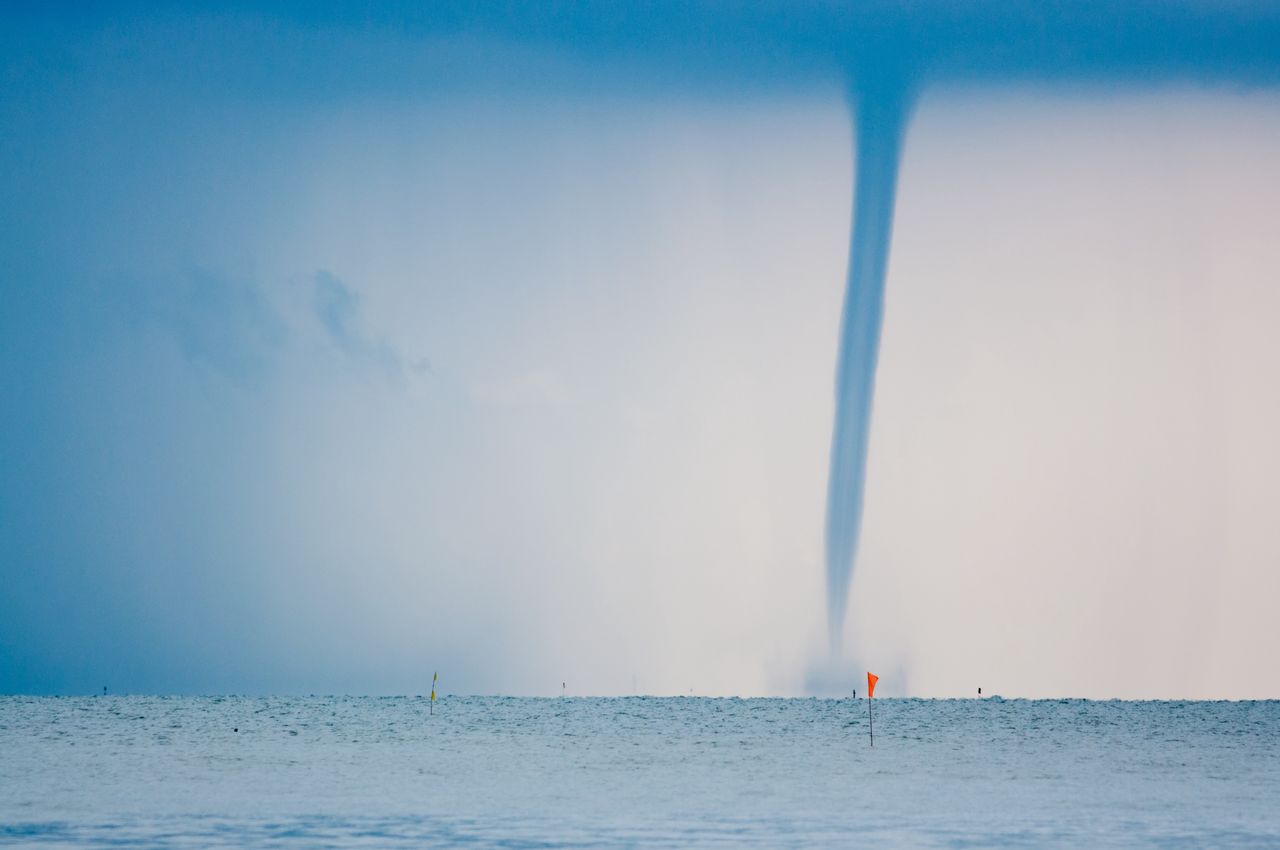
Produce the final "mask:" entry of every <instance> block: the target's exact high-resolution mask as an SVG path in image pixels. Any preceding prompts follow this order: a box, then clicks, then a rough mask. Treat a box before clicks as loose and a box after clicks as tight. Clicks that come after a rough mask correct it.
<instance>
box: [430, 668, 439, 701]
mask: <svg viewBox="0 0 1280 850" xmlns="http://www.w3.org/2000/svg"><path fill="white" fill-rule="evenodd" d="M438 678H440V674H439V673H432V674H431V701H432V702H435V701H436V679H438Z"/></svg>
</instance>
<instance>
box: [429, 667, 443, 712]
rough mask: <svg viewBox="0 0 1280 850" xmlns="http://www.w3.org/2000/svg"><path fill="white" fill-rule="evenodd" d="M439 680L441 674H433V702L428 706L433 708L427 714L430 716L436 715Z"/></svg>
mask: <svg viewBox="0 0 1280 850" xmlns="http://www.w3.org/2000/svg"><path fill="white" fill-rule="evenodd" d="M438 678H440V674H439V673H432V674H431V702H430V703H428V705H430V706H431V708H430V710H429V711H428V712H427V713H428V714H435V713H436V679H438Z"/></svg>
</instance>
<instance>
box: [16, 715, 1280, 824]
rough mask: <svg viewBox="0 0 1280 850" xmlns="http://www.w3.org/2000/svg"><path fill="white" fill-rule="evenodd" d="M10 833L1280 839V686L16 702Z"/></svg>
mask: <svg viewBox="0 0 1280 850" xmlns="http://www.w3.org/2000/svg"><path fill="white" fill-rule="evenodd" d="M869 708H870V710H871V716H870V718H869V717H868V709H869ZM870 724H874V742H873V741H872V738H871V732H872V727H871V725H870ZM0 846H27V847H68V848H72V847H104V848H105V847H113V848H118V847H154V848H168V847H174V848H177V847H182V848H187V847H191V848H195V847H201V848H203V847H262V848H291V847H331V848H356V847H359V848H366V847H477V848H480V847H502V848H542V847H681V848H685V847H690V848H698V847H854V846H857V847H875V848H897V847H954V848H970V847H1037V848H1039V847H1177V848H1192V847H1195V848H1199V847H1271V848H1275V847H1280V702H1122V701H1106V702H1095V701H1086V700H1051V701H1031V700H1016V699H999V698H987V699H964V700H922V699H879V698H877V699H875V700H874V704H873V705H871V706H870V707H869V706H868V701H867V700H865V699H853V698H848V699H836V700H823V699H711V698H698V697H678V698H652V697H624V698H607V699H605V698H602V699H593V698H572V697H570V698H550V699H527V698H506V697H457V696H447V697H444V698H443V699H440V700H437V701H436V702H435V704H434V707H433V706H432V705H431V703H430V700H428V699H426V698H420V697H402V698H371V697H303V698H298V697H288V698H285V697H279V698H276V697H266V698H248V697H205V698H195V697H142V696H104V697H84V698H81V697H75V698H69V697H62V698H43V697H42V698H33V697H0Z"/></svg>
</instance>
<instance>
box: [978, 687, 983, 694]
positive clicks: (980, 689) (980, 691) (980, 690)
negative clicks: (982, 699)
mask: <svg viewBox="0 0 1280 850" xmlns="http://www.w3.org/2000/svg"><path fill="white" fill-rule="evenodd" d="M978 696H982V688H978Z"/></svg>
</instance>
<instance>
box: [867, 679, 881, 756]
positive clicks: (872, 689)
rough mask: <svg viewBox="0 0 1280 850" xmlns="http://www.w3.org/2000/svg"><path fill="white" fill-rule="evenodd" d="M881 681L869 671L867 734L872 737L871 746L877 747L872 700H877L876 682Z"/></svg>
mask: <svg viewBox="0 0 1280 850" xmlns="http://www.w3.org/2000/svg"><path fill="white" fill-rule="evenodd" d="M878 681H880V677H879V676H877V675H876V674H875V673H872V672H871V671H870V670H868V671H867V733H868V734H869V735H870V736H871V746H873V747H874V746H875V745H876V727H875V723H874V722H873V721H872V719H871V700H873V699H875V695H876V682H878Z"/></svg>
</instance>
